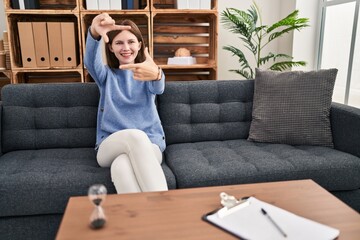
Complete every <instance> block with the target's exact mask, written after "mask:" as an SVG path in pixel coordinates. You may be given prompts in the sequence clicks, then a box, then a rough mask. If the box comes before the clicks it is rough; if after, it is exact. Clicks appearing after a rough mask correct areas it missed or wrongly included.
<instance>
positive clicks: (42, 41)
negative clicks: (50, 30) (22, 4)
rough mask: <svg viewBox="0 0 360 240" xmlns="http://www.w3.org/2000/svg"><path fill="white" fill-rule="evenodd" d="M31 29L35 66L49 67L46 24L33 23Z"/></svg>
mask: <svg viewBox="0 0 360 240" xmlns="http://www.w3.org/2000/svg"><path fill="white" fill-rule="evenodd" d="M32 29H33V35H34V45H35V57H36V65H37V66H38V67H50V59H49V44H48V38H47V29H46V22H33V23H32Z"/></svg>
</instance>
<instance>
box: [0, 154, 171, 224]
mask: <svg viewBox="0 0 360 240" xmlns="http://www.w3.org/2000/svg"><path fill="white" fill-rule="evenodd" d="M0 165H1V168H0V196H1V197H0V217H2V216H25V215H40V214H61V213H63V212H64V210H65V207H66V204H67V202H68V198H69V197H70V196H83V195H87V191H88V188H89V187H90V186H91V185H92V184H97V183H101V184H104V185H105V186H106V188H107V190H108V194H115V193H116V190H115V188H114V185H113V183H112V182H111V176H110V168H101V167H100V166H99V165H98V164H97V161H96V152H95V150H94V149H93V148H72V149H71V148H70V149H42V150H19V151H14V152H9V153H6V154H4V155H2V156H1V157H0ZM162 167H163V170H164V173H165V177H166V180H167V183H168V185H169V188H170V189H171V188H175V187H176V183H175V177H174V175H173V173H172V172H171V171H170V169H169V168H168V167H167V166H166V164H165V163H163V164H162ZM34 203H36V204H34Z"/></svg>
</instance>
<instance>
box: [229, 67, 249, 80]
mask: <svg viewBox="0 0 360 240" xmlns="http://www.w3.org/2000/svg"><path fill="white" fill-rule="evenodd" d="M229 71H230V72H235V73H237V74H240V75H241V76H243V77H244V78H246V79H253V78H254V73H253V72H252V71H251V72H250V73H249V72H248V71H245V70H240V69H237V70H235V69H231V70H229Z"/></svg>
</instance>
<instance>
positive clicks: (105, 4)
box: [98, 0, 110, 10]
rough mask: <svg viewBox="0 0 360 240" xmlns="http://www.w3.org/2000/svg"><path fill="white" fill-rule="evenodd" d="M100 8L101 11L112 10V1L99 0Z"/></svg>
mask: <svg viewBox="0 0 360 240" xmlns="http://www.w3.org/2000/svg"><path fill="white" fill-rule="evenodd" d="M98 6H99V10H109V9H110V0H99V1H98Z"/></svg>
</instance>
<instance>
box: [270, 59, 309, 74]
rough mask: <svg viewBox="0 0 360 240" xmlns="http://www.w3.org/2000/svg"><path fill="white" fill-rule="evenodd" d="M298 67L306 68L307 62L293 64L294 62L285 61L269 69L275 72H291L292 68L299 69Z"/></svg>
mask: <svg viewBox="0 0 360 240" xmlns="http://www.w3.org/2000/svg"><path fill="white" fill-rule="evenodd" d="M298 66H306V62H304V61H298V62H293V61H284V62H277V63H275V64H273V65H272V66H271V67H270V68H269V69H271V70H273V71H280V72H281V71H286V70H290V69H291V68H292V67H298Z"/></svg>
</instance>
